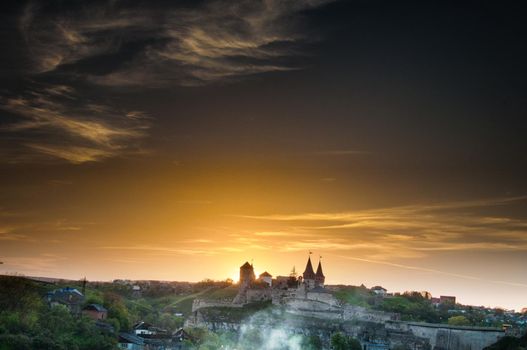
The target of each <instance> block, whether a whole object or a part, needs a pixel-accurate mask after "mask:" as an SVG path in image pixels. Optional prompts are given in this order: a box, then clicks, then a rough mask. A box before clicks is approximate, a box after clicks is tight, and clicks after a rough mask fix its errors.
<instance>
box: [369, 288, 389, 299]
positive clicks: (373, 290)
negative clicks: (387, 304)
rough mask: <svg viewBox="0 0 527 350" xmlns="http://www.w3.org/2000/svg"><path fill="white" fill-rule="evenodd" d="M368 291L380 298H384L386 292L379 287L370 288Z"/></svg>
mask: <svg viewBox="0 0 527 350" xmlns="http://www.w3.org/2000/svg"><path fill="white" fill-rule="evenodd" d="M370 290H371V291H372V292H373V293H375V295H379V296H381V297H385V296H386V292H388V290H387V289H386V288H383V287H381V286H375V287H372V288H371V289H370Z"/></svg>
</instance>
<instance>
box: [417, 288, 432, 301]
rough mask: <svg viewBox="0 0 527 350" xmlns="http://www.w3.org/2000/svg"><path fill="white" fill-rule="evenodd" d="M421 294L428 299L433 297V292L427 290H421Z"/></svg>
mask: <svg viewBox="0 0 527 350" xmlns="http://www.w3.org/2000/svg"><path fill="white" fill-rule="evenodd" d="M419 294H421V296H422V297H423V298H424V299H426V300H431V299H432V294H431V293H430V292H427V291H426V290H424V291H422V292H419Z"/></svg>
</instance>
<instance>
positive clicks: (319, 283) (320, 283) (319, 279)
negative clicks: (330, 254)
mask: <svg viewBox="0 0 527 350" xmlns="http://www.w3.org/2000/svg"><path fill="white" fill-rule="evenodd" d="M325 281H326V276H324V273H323V272H322V262H321V261H320V260H319V261H318V267H317V273H316V274H315V287H324V282H325Z"/></svg>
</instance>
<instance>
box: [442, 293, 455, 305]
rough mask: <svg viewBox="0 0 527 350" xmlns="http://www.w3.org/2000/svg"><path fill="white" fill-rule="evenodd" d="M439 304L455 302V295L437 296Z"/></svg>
mask: <svg viewBox="0 0 527 350" xmlns="http://www.w3.org/2000/svg"><path fill="white" fill-rule="evenodd" d="M439 304H441V305H447V304H448V305H455V304H456V297H454V296H449V295H441V296H440V297H439Z"/></svg>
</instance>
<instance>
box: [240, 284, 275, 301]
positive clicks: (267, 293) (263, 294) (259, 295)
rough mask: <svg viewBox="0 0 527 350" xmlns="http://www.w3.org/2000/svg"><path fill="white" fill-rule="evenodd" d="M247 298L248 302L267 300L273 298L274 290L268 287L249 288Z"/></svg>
mask: <svg viewBox="0 0 527 350" xmlns="http://www.w3.org/2000/svg"><path fill="white" fill-rule="evenodd" d="M245 295H246V300H247V302H248V303H253V302H256V301H266V300H271V299H272V290H271V289H270V288H267V289H247V291H246V294H245Z"/></svg>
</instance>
